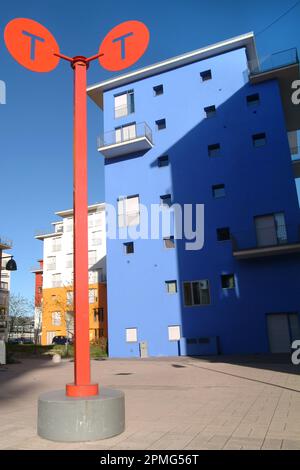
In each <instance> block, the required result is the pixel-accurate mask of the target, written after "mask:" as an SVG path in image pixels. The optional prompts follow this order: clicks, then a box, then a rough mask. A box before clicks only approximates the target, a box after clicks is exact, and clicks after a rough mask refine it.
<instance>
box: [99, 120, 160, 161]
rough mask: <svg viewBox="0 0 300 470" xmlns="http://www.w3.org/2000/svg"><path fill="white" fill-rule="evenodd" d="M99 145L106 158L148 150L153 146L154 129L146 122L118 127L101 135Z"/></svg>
mask: <svg viewBox="0 0 300 470" xmlns="http://www.w3.org/2000/svg"><path fill="white" fill-rule="evenodd" d="M97 147H98V151H99V152H101V153H102V154H103V155H104V157H105V158H115V157H120V156H122V155H128V154H130V153H137V152H142V151H147V150H149V149H151V148H152V147H153V140H152V131H151V129H150V127H149V126H148V125H147V124H146V123H145V122H141V123H139V124H131V125H127V126H123V127H118V128H116V129H115V130H113V131H109V132H105V133H104V135H103V137H99V138H98V142H97Z"/></svg>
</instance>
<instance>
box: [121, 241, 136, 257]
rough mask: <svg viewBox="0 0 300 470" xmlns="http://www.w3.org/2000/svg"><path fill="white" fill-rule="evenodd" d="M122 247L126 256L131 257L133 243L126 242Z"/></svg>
mask: <svg viewBox="0 0 300 470" xmlns="http://www.w3.org/2000/svg"><path fill="white" fill-rule="evenodd" d="M123 245H124V251H125V254H126V255H131V254H132V253H134V243H133V242H128V243H123Z"/></svg>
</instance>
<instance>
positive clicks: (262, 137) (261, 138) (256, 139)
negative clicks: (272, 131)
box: [252, 132, 266, 147]
mask: <svg viewBox="0 0 300 470" xmlns="http://www.w3.org/2000/svg"><path fill="white" fill-rule="evenodd" d="M252 141H253V145H254V147H263V146H264V145H266V134H265V133H264V132H262V133H261V134H254V135H253V136H252Z"/></svg>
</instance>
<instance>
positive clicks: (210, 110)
mask: <svg viewBox="0 0 300 470" xmlns="http://www.w3.org/2000/svg"><path fill="white" fill-rule="evenodd" d="M204 111H205V113H206V117H207V118H212V117H214V116H215V115H216V113H217V111H216V107H215V106H207V107H206V108H204Z"/></svg>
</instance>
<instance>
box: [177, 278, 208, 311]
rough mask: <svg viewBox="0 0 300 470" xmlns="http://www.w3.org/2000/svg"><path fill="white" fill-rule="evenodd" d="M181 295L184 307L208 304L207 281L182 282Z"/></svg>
mask: <svg viewBox="0 0 300 470" xmlns="http://www.w3.org/2000/svg"><path fill="white" fill-rule="evenodd" d="M183 294H184V305H185V306H186V307H192V306H199V305H209V304H210V292H209V282H208V280H207V279H203V280H201V281H192V282H184V283H183Z"/></svg>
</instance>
